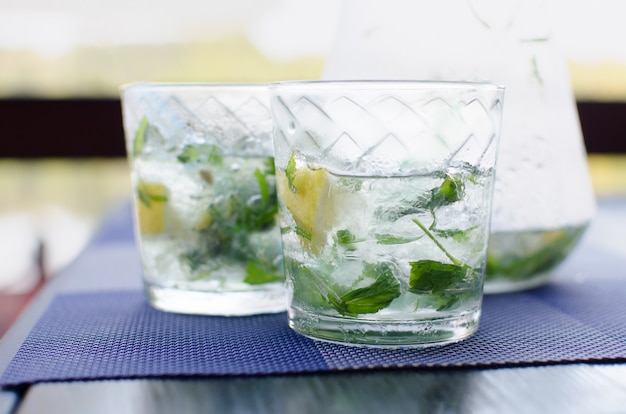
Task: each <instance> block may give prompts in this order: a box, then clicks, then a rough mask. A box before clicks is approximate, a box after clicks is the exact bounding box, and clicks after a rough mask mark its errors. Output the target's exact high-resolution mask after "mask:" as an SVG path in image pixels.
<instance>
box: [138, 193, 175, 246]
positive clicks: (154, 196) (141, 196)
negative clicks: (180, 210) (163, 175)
mask: <svg viewBox="0 0 626 414" xmlns="http://www.w3.org/2000/svg"><path fill="white" fill-rule="evenodd" d="M136 194H137V198H138V200H137V203H136V205H137V221H138V224H139V232H140V233H141V234H159V233H162V232H163V231H164V230H165V204H166V202H167V197H168V191H167V187H165V186H164V185H163V184H161V183H156V182H145V181H140V182H138V183H137V192H136Z"/></svg>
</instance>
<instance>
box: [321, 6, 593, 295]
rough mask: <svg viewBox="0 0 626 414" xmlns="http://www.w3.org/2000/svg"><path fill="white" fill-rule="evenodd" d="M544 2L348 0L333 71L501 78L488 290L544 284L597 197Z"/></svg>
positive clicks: (330, 64)
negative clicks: (503, 90)
mask: <svg viewBox="0 0 626 414" xmlns="http://www.w3.org/2000/svg"><path fill="white" fill-rule="evenodd" d="M550 5H551V4H550V2H549V1H544V0H440V1H436V2H433V1H419V0H385V1H384V2H383V1H380V0H345V2H344V6H343V10H342V15H341V17H340V24H339V27H338V31H337V37H336V41H335V44H334V46H333V49H332V51H331V53H330V55H329V56H328V59H327V62H326V67H325V70H324V73H323V77H324V78H326V79H435V80H465V81H476V80H481V81H492V82H496V83H499V84H501V85H504V86H505V87H506V94H505V99H504V114H503V124H502V131H501V141H500V149H499V159H498V165H497V172H496V185H495V194H494V208H493V215H492V223H491V236H490V245H489V255H488V259H487V264H486V266H487V280H486V284H485V292H487V293H496V292H506V291H514V290H521V289H527V288H530V287H534V286H538V285H541V284H543V283H545V282H546V281H547V280H548V279H549V278H550V275H551V274H553V273H554V271H555V269H557V267H558V265H559V264H560V263H561V262H562V261H563V260H564V259H565V258H566V257H567V256H568V254H569V253H570V252H571V250H572V249H573V248H574V247H575V246H576V244H577V242H578V241H579V239H580V238H581V237H582V235H583V234H584V231H585V229H586V227H587V226H588V224H589V222H590V220H591V219H592V216H593V213H594V209H595V202H594V196H593V189H592V187H591V181H590V179H589V174H588V171H587V159H586V152H585V147H584V142H583V139H582V132H581V129H580V123H579V119H578V114H577V111H576V104H575V99H574V96H573V93H572V89H571V84H570V80H569V75H568V70H567V65H566V61H565V59H564V57H563V56H561V55H560V54H559V50H558V48H557V47H556V45H555V41H554V37H553V32H552V28H551V24H550V22H551V18H550Z"/></svg>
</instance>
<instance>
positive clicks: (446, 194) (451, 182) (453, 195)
mask: <svg viewBox="0 0 626 414" xmlns="http://www.w3.org/2000/svg"><path fill="white" fill-rule="evenodd" d="M464 196H465V186H464V185H463V182H462V181H461V180H459V179H458V178H454V177H451V176H449V175H447V174H446V177H445V179H444V180H443V183H441V185H440V186H439V187H438V188H434V189H432V190H431V200H430V209H431V210H434V209H435V208H438V207H441V206H447V205H450V204H452V203H454V202H456V201H459V200H461V199H462V198H463V197H464Z"/></svg>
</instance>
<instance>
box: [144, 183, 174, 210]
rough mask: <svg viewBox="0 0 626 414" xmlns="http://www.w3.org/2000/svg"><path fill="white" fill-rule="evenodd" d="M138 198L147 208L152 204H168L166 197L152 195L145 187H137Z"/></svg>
mask: <svg viewBox="0 0 626 414" xmlns="http://www.w3.org/2000/svg"><path fill="white" fill-rule="evenodd" d="M137 198H139V201H141V203H142V204H144V205H145V206H146V207H150V204H152V202H157V203H166V202H167V201H168V198H167V196H166V195H162V194H151V193H150V192H148V191H147V190H146V188H145V186H142V185H138V186H137Z"/></svg>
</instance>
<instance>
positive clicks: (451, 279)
mask: <svg viewBox="0 0 626 414" xmlns="http://www.w3.org/2000/svg"><path fill="white" fill-rule="evenodd" d="M409 265H410V266H411V274H410V276H409V291H410V292H413V293H429V292H432V293H443V292H445V291H446V290H447V289H450V288H451V287H453V286H454V285H456V284H458V283H459V282H461V281H463V279H465V277H467V276H468V275H470V274H471V273H472V272H473V271H474V269H472V268H471V267H469V266H467V265H455V264H451V263H441V262H437V261H434V260H419V261H417V262H409Z"/></svg>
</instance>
